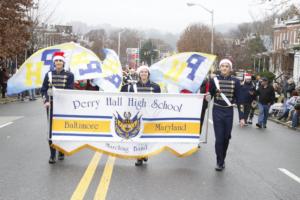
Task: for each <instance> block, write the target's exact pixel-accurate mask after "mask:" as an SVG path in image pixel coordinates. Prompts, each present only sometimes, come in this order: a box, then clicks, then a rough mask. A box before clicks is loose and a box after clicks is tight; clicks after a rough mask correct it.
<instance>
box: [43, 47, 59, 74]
mask: <svg viewBox="0 0 300 200" xmlns="http://www.w3.org/2000/svg"><path fill="white" fill-rule="evenodd" d="M57 51H60V49H46V50H45V51H43V53H42V58H41V60H42V61H43V62H44V65H49V66H50V70H54V65H53V60H52V57H53V53H54V52H57ZM49 55H51V56H49ZM49 58H50V59H49Z"/></svg>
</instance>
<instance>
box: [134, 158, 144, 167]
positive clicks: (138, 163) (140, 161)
mask: <svg viewBox="0 0 300 200" xmlns="http://www.w3.org/2000/svg"><path fill="white" fill-rule="evenodd" d="M142 165H143V159H137V160H136V162H135V166H142Z"/></svg>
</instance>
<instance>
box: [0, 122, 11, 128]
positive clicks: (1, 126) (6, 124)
mask: <svg viewBox="0 0 300 200" xmlns="http://www.w3.org/2000/svg"><path fill="white" fill-rule="evenodd" d="M12 123H13V122H7V123H5V124H2V125H0V128H3V127H5V126H8V125H10V124H12Z"/></svg>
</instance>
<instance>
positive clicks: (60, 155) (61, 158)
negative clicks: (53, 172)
mask: <svg viewBox="0 0 300 200" xmlns="http://www.w3.org/2000/svg"><path fill="white" fill-rule="evenodd" d="M57 159H58V160H64V159H65V155H64V154H63V153H61V152H59V153H58V157H57Z"/></svg>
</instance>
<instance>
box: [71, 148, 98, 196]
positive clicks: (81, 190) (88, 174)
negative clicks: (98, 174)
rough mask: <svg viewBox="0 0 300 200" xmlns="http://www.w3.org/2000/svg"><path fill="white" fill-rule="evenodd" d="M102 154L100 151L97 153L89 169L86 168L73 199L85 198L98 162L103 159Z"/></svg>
mask: <svg viewBox="0 0 300 200" xmlns="http://www.w3.org/2000/svg"><path fill="white" fill-rule="evenodd" d="M101 155H102V154H100V153H95V155H94V157H93V158H92V160H91V162H90V164H89V166H88V167H87V169H86V170H85V173H84V175H83V176H82V178H81V180H80V182H79V183H78V185H77V187H76V190H75V191H74V193H73V195H72V197H71V200H79V199H83V197H84V195H85V193H86V191H87V189H88V187H89V185H90V183H91V180H92V178H93V176H94V174H95V171H96V169H97V166H98V163H99V161H100V159H101Z"/></svg>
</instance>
